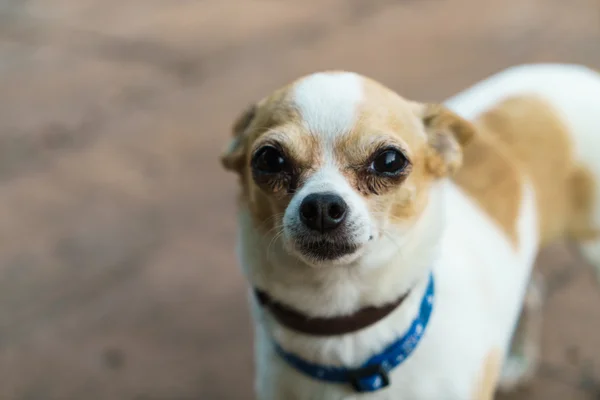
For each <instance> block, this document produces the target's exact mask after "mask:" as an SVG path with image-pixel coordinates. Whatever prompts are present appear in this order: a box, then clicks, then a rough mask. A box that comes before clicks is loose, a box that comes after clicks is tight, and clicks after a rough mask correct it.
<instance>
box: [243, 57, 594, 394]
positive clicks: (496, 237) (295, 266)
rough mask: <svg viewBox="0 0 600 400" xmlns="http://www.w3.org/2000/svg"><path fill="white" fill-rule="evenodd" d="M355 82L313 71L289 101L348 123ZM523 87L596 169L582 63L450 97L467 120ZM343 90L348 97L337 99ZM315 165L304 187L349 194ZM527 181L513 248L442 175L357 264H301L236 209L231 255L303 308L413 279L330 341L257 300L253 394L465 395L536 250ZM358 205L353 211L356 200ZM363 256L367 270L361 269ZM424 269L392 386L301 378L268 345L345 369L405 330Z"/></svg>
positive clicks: (505, 329)
mask: <svg viewBox="0 0 600 400" xmlns="http://www.w3.org/2000/svg"><path fill="white" fill-rule="evenodd" d="M354 79H355V78H354V77H353V76H352V75H340V76H336V78H335V79H333V78H332V76H330V75H319V74H318V75H315V76H313V77H312V78H307V79H305V80H304V82H300V84H299V85H298V87H296V91H295V98H296V104H297V105H298V107H299V109H300V110H302V111H301V113H302V116H303V118H304V120H305V123H306V124H307V126H309V127H310V129H315V130H320V129H323V131H321V132H323V135H324V136H323V137H324V138H332V137H335V136H336V135H339V134H343V132H344V131H346V130H348V129H349V128H348V127H349V125H348V124H351V122H350V121H353V120H354V117H353V114H352V112H354V111H351V110H355V109H356V104H358V102H359V99H360V96H361V95H359V93H361V92H360V90H358V89H356V87H355V85H354V83H353V82H354ZM359 86H360V85H359ZM522 92H535V93H538V94H540V95H542V96H544V97H546V98H547V99H549V100H550V101H552V102H553V104H554V105H555V106H556V107H557V109H559V110H561V112H562V113H563V116H564V117H565V119H566V121H568V123H569V126H570V128H571V129H572V130H573V132H574V133H575V136H574V139H575V142H576V143H578V144H577V147H578V156H579V157H580V159H581V160H582V161H583V162H585V163H586V165H588V166H589V167H590V168H591V170H592V171H593V172H594V173H595V174H596V176H597V177H600V164H598V163H600V161H594V160H593V159H592V158H594V157H592V155H593V154H592V153H594V152H595V154H600V139H599V138H600V136H599V135H598V133H599V132H600V112H599V111H600V110H599V109H598V108H594V107H597V105H598V104H600V103H599V102H598V99H597V97H598V96H600V78H599V77H598V76H596V75H593V74H592V73H590V72H588V71H587V70H585V69H582V68H579V67H573V66H526V67H519V68H515V69H510V70H508V71H507V72H504V73H501V74H499V75H497V76H496V77H492V78H491V79H490V80H488V81H485V82H483V83H482V84H480V85H476V86H475V87H473V88H471V89H469V90H467V91H465V92H464V93H462V94H460V95H458V96H456V97H454V98H453V99H450V100H449V101H448V102H447V104H448V105H449V106H450V107H451V108H453V109H454V110H455V111H456V112H458V113H459V114H462V115H463V116H465V117H467V118H473V117H474V116H475V115H477V114H478V113H480V112H481V111H483V110H484V109H486V108H488V107H490V106H491V105H493V104H495V103H496V102H497V101H499V100H501V99H502V98H503V97H505V96H508V95H511V94H516V93H522ZM346 94H347V95H348V98H347V99H344V98H342V97H344V95H346ZM317 99H318V101H317ZM325 142H330V141H329V139H327V140H325ZM590 148H591V149H592V150H590ZM323 168H325V169H323V171H321V173H322V174H324V175H322V176H321V177H320V178H316V180H315V181H314V182H311V183H308V184H307V185H309V186H308V187H312V188H313V189H310V190H316V189H315V188H317V187H318V188H320V187H321V186H322V185H325V184H326V182H335V183H334V187H335V188H336V190H337V191H339V192H343V193H345V189H344V184H343V183H341V182H339V178H340V176H339V175H336V174H337V173H338V172H337V171H336V170H335V169H331V168H332V166H331V165H329V166H325V167H323ZM327 168H330V169H327ZM311 185H312V186H311ZM525 189H526V190H525V191H524V195H523V198H522V202H521V207H520V211H519V217H518V246H517V248H518V250H515V247H514V246H512V244H511V243H510V241H509V240H508V238H507V237H506V236H505V235H504V234H503V232H502V230H501V229H500V228H499V227H498V226H497V225H496V224H495V223H494V221H493V220H492V219H490V217H489V216H488V215H486V214H485V213H484V212H483V211H482V210H481V208H480V207H479V206H478V205H477V204H475V203H474V202H473V201H472V200H471V199H470V198H469V197H468V196H467V195H465V194H464V193H463V192H462V191H461V190H460V189H459V188H458V187H457V186H456V185H455V184H454V183H453V182H452V181H447V180H443V181H440V182H438V183H437V184H436V185H435V186H434V187H433V188H432V189H431V192H430V198H429V202H428V205H427V207H426V209H425V211H424V212H423V214H422V215H421V217H420V219H419V220H418V221H417V222H416V223H415V224H414V226H412V227H410V228H409V229H407V230H403V231H391V232H390V234H389V235H384V236H381V237H378V238H377V240H375V241H373V242H369V243H368V244H367V245H366V247H365V249H364V251H363V254H361V255H360V257H359V258H358V259H357V260H356V261H355V262H354V265H350V266H349V267H335V268H320V269H319V268H316V269H315V268H313V269H309V270H307V266H306V265H305V263H304V262H302V261H301V260H300V259H298V257H294V256H292V255H290V253H289V252H288V251H286V250H285V248H284V247H283V245H282V244H281V242H280V241H277V240H275V241H272V240H271V239H267V238H263V237H261V236H260V235H257V234H256V231H255V230H254V227H253V224H252V222H251V220H250V217H249V214H248V211H247V210H244V209H242V210H241V213H240V231H239V234H240V235H239V256H240V260H241V262H242V266H243V269H244V271H245V273H246V274H247V276H248V279H249V280H250V281H251V282H252V284H253V285H256V286H257V287H260V288H262V289H265V290H267V291H268V292H269V293H270V294H271V295H272V296H273V297H275V298H277V299H278V300H280V301H283V302H285V303H286V304H288V305H291V306H293V307H295V308H297V309H299V310H300V311H302V312H304V313H306V314H307V315H321V316H328V315H340V314H346V313H349V312H353V311H355V310H357V309H359V308H361V307H364V306H367V305H380V304H383V303H386V302H388V301H390V300H393V299H395V298H397V297H398V296H399V295H400V294H402V293H404V292H405V291H406V290H407V289H408V288H414V289H413V291H412V292H411V295H410V296H409V298H408V299H407V301H406V302H405V303H404V304H403V305H402V306H401V307H400V308H398V309H397V310H396V311H394V312H393V313H392V314H391V315H390V316H388V317H387V318H385V319H384V320H382V321H380V322H379V323H377V324H375V325H373V326H370V327H368V328H366V329H364V330H362V331H360V332H357V333H353V334H348V335H343V336H340V337H335V338H313V337H307V336H305V335H302V334H297V333H295V332H292V331H289V330H288V329H286V328H284V327H282V326H280V325H279V324H277V323H276V322H275V321H273V320H272V318H271V317H270V316H269V314H268V313H265V312H263V310H262V309H260V308H259V307H257V306H256V304H255V303H254V302H253V306H254V307H253V314H254V318H255V328H256V358H257V375H258V377H257V392H258V398H259V399H260V400H279V399H297V400H304V399H307V400H308V399H311V400H313V399H314V400H319V399H328V400H329V399H331V400H335V399H394V400H440V399H445V400H466V399H470V398H472V397H473V395H474V394H475V393H474V390H475V387H476V385H477V383H478V382H479V379H481V378H482V373H483V371H482V366H483V365H484V361H485V358H486V356H487V355H488V352H489V351H490V349H492V348H496V349H498V350H499V351H500V352H506V351H507V350H508V348H509V343H510V338H511V335H512V333H513V329H514V326H515V323H516V321H517V318H518V315H519V311H520V309H521V305H522V302H523V298H524V294H525V289H526V287H527V283H528V280H529V276H530V273H531V268H532V265H533V262H534V258H535V255H536V252H537V250H538V243H537V237H538V232H537V226H538V224H537V215H536V214H537V213H536V209H535V193H534V191H533V189H532V188H531V186H530V185H527V186H526V188H525ZM308 190H309V189H307V191H308ZM319 190H320V189H319ZM300 192H302V191H300ZM300 192H299V193H300ZM348 198H351V196H348ZM298 199H300V197H298ZM351 201H353V200H351ZM296 206H297V204H296V205H295V206H294V207H296ZM355 206H356V208H357V209H360V205H355ZM390 236H391V237H390ZM588 246H592V247H593V246H594V245H593V244H589V245H588ZM597 246H600V245H597ZM597 249H598V247H595V248H593V249H591V250H589V254H591V255H592V256H594V254H595V256H596V257H598V256H599V255H598V250H597ZM596 261H600V260H598V259H596ZM365 264H369V268H359V267H363V266H364V265H365ZM598 264H600V263H598ZM430 270H433V272H434V276H435V282H436V300H435V307H434V311H433V315H432V319H431V322H430V325H429V327H428V328H427V331H426V334H425V336H424V338H423V339H422V341H421V342H420V343H419V345H418V347H417V348H416V350H415V352H414V353H413V354H412V355H411V357H410V358H409V359H408V360H407V361H406V362H405V363H403V364H402V365H401V366H400V367H398V368H396V369H395V370H394V371H393V372H392V374H391V383H392V386H391V387H390V388H388V389H386V390H383V391H379V392H375V393H373V394H369V395H356V394H354V393H353V392H352V391H351V389H350V388H349V387H348V386H347V385H335V384H326V383H323V382H320V381H315V380H312V379H310V378H307V377H305V376H304V375H302V374H301V373H299V372H297V371H295V370H294V369H292V368H290V367H289V366H288V365H287V364H286V363H285V362H284V361H282V360H281V359H280V358H279V357H278V356H277V355H276V354H275V353H274V351H273V347H272V341H273V340H276V341H277V342H278V343H279V344H280V345H281V346H282V347H284V348H285V349H287V350H288V351H292V352H294V353H296V354H298V355H299V356H301V357H303V358H305V359H306V360H308V361H314V362H318V363H322V364H327V365H343V366H347V367H352V366H358V365H360V364H362V363H363V362H364V361H365V360H366V359H367V358H369V357H370V356H372V355H373V354H375V353H377V352H379V351H381V350H382V349H383V348H384V347H385V346H387V345H388V344H389V343H390V342H391V341H393V340H394V339H395V338H397V337H398V336H399V335H401V334H402V333H403V332H404V331H405V330H406V329H407V327H408V325H409V323H410V321H411V320H412V319H413V318H414V316H415V314H416V312H417V308H418V304H419V302H420V300H421V296H422V294H423V291H424V288H425V284H426V277H427V274H428V272H429V271H430Z"/></svg>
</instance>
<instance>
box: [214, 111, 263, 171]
mask: <svg viewBox="0 0 600 400" xmlns="http://www.w3.org/2000/svg"><path fill="white" fill-rule="evenodd" d="M256 108H257V106H256V105H255V104H253V105H251V106H248V107H246V109H245V110H244V112H242V114H240V116H238V117H237V118H236V120H235V122H234V123H233V127H232V131H233V140H232V141H231V142H230V144H229V146H228V148H227V149H226V150H225V151H224V152H223V153H222V154H221V164H223V167H225V169H227V170H229V171H234V172H237V173H241V172H242V170H243V167H244V163H245V162H246V142H247V133H248V132H247V131H248V127H249V126H250V124H251V123H252V121H253V120H254V117H255V116H256Z"/></svg>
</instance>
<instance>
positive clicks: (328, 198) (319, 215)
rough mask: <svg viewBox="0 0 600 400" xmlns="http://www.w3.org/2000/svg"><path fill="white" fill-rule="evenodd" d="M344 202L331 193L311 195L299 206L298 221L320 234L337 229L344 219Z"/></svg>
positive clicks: (345, 207)
mask: <svg viewBox="0 0 600 400" xmlns="http://www.w3.org/2000/svg"><path fill="white" fill-rule="evenodd" d="M347 208H348V207H347V205H346V202H344V200H343V199H342V198H341V197H340V196H338V195H337V194H333V193H312V194H309V195H308V196H306V197H305V198H304V200H302V204H300V219H301V220H302V222H304V224H305V225H306V226H307V227H308V228H310V229H312V230H315V231H319V232H321V233H325V232H329V231H332V230H334V229H335V228H337V227H338V226H340V225H341V223H342V222H344V219H345V218H346V209H347Z"/></svg>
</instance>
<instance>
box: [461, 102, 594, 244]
mask: <svg viewBox="0 0 600 400" xmlns="http://www.w3.org/2000/svg"><path fill="white" fill-rule="evenodd" d="M475 125H476V127H477V135H476V137H475V138H474V139H473V141H472V143H470V145H469V146H467V148H466V149H465V150H464V161H463V168H462V169H461V170H460V171H459V173H458V175H457V177H456V182H457V183H458V184H459V185H460V186H461V187H462V188H463V189H464V190H465V191H466V192H467V193H468V194H469V195H470V196H472V197H473V198H474V199H475V200H476V201H477V202H478V203H479V204H480V205H481V207H482V208H483V209H484V210H485V211H487V212H488V213H489V214H490V215H491V216H492V217H493V218H494V219H495V220H496V221H497V222H498V224H499V225H500V226H501V227H502V228H503V230H504V231H505V232H506V233H507V235H508V236H509V237H510V238H511V239H512V240H513V241H515V240H516V236H515V235H516V221H517V217H518V212H519V207H520V202H521V196H522V186H523V184H524V182H525V179H527V181H528V182H530V183H531V184H532V185H533V188H534V189H535V193H536V199H537V210H538V218H539V232H540V242H541V244H542V245H545V244H548V243H549V242H551V241H552V240H555V239H557V238H558V237H560V236H562V235H563V234H565V233H571V234H573V235H575V236H578V237H580V236H582V235H590V234H592V233H593V231H592V230H591V229H590V228H589V226H588V222H587V221H589V220H590V217H589V216H590V214H589V213H590V212H591V207H592V203H593V198H592V196H593V189H592V188H593V184H594V182H593V180H592V179H591V177H589V174H588V173H587V172H586V171H585V169H584V168H582V167H581V166H577V165H575V161H574V155H573V150H572V143H571V142H570V138H569V132H568V131H567V129H566V127H565V126H564V124H563V123H562V121H561V120H560V118H559V116H558V114H557V113H556V112H555V111H554V110H553V109H552V108H551V107H550V106H549V105H548V104H546V102H544V101H543V100H541V99H539V98H537V97H530V96H529V97H526V96H523V97H515V98H510V99H507V100H505V101H503V102H502V103H500V104H498V105H496V106H495V107H494V108H492V109H491V110H489V111H487V112H486V113H484V114H483V115H481V116H480V117H479V118H478V119H477V121H476V122H475ZM549 199H551V201H549Z"/></svg>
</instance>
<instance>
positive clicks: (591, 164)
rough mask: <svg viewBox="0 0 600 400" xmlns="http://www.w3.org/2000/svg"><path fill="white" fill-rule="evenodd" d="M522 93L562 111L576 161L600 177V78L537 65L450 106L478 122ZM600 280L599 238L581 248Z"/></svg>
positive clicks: (512, 71)
mask: <svg viewBox="0 0 600 400" xmlns="http://www.w3.org/2000/svg"><path fill="white" fill-rule="evenodd" d="M520 94H535V95H539V96H541V97H543V98H544V99H545V100H546V101H548V102H549V103H550V104H551V105H553V106H554V108H555V109H556V110H557V111H558V112H559V113H560V116H561V117H562V119H563V121H564V122H565V123H566V125H567V127H568V128H569V131H570V132H571V133H572V139H573V143H574V145H575V157H576V159H577V160H578V161H579V162H581V163H582V164H583V165H585V166H586V167H587V168H588V169H589V170H590V171H591V172H592V174H593V175H594V176H595V177H597V178H598V177H600V156H599V155H600V74H599V73H598V72H596V71H593V70H591V69H589V68H586V67H584V66H580V65H573V64H533V65H521V66H517V67H513V68H509V69H507V70H505V71H503V72H501V73H499V74H496V75H493V76H492V77H490V78H488V79H486V80H483V81H481V82H479V83H477V84H476V85H474V86H472V87H471V88H469V89H467V90H465V91H463V92H462V93H460V94H458V95H456V96H454V97H453V98H451V99H450V100H448V101H447V102H446V105H447V106H448V107H449V108H451V109H453V110H454V111H455V112H457V113H458V114H460V115H462V116H463V117H465V118H473V117H474V116H476V115H477V114H479V113H481V112H482V111H485V110H486V109H488V108H490V107H491V106H493V105H494V104H496V103H497V102H499V101H501V100H502V99H503V98H506V97H508V96H513V95H520ZM595 199H596V206H595V207H594V215H593V222H594V224H595V225H596V226H597V227H600V185H596V187H595ZM580 248H581V250H582V252H583V253H584V255H585V256H586V257H587V258H588V260H589V261H590V262H591V263H592V264H593V265H594V266H595V267H596V269H597V272H598V274H599V276H600V240H595V241H588V242H585V243H581V244H580Z"/></svg>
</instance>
